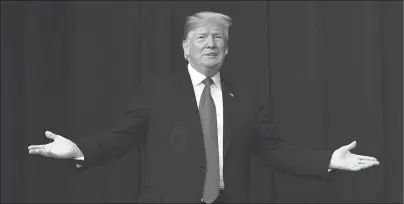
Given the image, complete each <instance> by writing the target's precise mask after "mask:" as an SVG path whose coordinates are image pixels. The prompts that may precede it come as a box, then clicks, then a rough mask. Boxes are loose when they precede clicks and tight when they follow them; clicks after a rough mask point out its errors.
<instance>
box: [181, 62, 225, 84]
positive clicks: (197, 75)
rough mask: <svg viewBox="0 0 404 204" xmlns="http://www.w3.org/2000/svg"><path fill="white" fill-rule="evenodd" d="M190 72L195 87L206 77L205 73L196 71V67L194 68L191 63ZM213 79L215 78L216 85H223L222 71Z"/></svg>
mask: <svg viewBox="0 0 404 204" xmlns="http://www.w3.org/2000/svg"><path fill="white" fill-rule="evenodd" d="M188 72H189V76H190V77H191V81H192V85H193V86H194V87H195V86H198V85H199V84H201V83H202V81H203V80H204V79H205V78H206V76H205V75H203V74H201V73H199V72H198V71H196V69H194V68H193V67H192V65H191V64H190V63H188ZM212 80H213V82H215V86H216V87H218V88H220V87H221V83H220V82H221V81H220V72H218V73H216V74H215V75H213V77H212Z"/></svg>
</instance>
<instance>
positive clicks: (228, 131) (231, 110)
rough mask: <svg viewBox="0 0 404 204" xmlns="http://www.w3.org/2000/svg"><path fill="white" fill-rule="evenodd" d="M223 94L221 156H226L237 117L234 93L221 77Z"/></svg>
mask: <svg viewBox="0 0 404 204" xmlns="http://www.w3.org/2000/svg"><path fill="white" fill-rule="evenodd" d="M222 95H223V146H224V147H223V157H224V158H226V156H227V154H228V152H229V149H230V144H231V141H232V138H233V135H234V134H233V126H234V124H233V123H234V122H235V120H236V119H237V117H236V116H235V113H236V110H237V109H236V95H235V93H234V92H233V90H232V87H231V85H230V83H229V82H228V81H225V80H224V78H222Z"/></svg>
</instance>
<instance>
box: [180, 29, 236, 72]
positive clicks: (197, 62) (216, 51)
mask: <svg viewBox="0 0 404 204" xmlns="http://www.w3.org/2000/svg"><path fill="white" fill-rule="evenodd" d="M183 48H184V52H185V53H186V54H187V55H188V56H189V61H190V63H191V64H192V65H193V67H194V68H195V69H197V70H198V71H200V70H206V71H208V72H217V71H219V69H220V67H221V65H222V63H223V61H224V58H225V56H226V55H227V52H228V50H227V41H226V39H225V35H224V30H223V28H222V27H221V26H219V25H218V24H217V23H213V22H206V23H204V24H203V25H202V26H200V27H198V28H195V29H194V30H192V31H191V32H190V33H189V35H188V39H187V40H186V42H185V43H184V44H183ZM209 69H210V71H209Z"/></svg>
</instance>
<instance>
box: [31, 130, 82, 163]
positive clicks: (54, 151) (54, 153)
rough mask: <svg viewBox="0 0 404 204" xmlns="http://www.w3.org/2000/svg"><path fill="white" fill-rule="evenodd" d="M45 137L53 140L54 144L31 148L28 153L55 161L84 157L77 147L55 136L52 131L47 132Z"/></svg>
mask: <svg viewBox="0 0 404 204" xmlns="http://www.w3.org/2000/svg"><path fill="white" fill-rule="evenodd" d="M45 135H46V137H47V138H49V139H52V140H53V142H51V143H48V144H42V145H31V146H29V147H28V151H29V153H30V154H37V155H42V156H45V157H51V158H55V159H73V158H77V157H81V156H83V154H82V152H81V151H80V149H79V148H78V147H77V145H76V144H75V143H74V142H72V141H70V140H69V139H66V138H64V137H63V136H60V135H56V134H53V133H52V132H50V131H46V132H45Z"/></svg>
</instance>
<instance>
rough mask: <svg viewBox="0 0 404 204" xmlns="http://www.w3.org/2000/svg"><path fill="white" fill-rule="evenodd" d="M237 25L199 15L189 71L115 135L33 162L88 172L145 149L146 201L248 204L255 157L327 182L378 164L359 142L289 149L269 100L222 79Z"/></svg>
mask: <svg viewBox="0 0 404 204" xmlns="http://www.w3.org/2000/svg"><path fill="white" fill-rule="evenodd" d="M230 25H231V19H230V17H228V16H226V15H223V14H219V13H214V12H200V13H196V14H194V15H193V16H190V17H188V19H187V21H186V24H185V29H184V40H183V43H182V46H183V49H184V57H185V59H186V60H188V62H189V64H188V67H187V68H186V69H184V70H181V71H178V72H174V73H167V74H162V75H159V76H154V77H153V78H152V79H149V80H148V81H147V83H146V84H145V86H143V87H142V88H140V89H139V91H138V92H137V93H136V94H135V96H134V100H133V102H132V103H131V107H130V108H129V109H128V111H126V112H125V113H124V114H123V116H122V117H121V119H120V121H118V122H117V123H116V125H115V126H114V128H113V129H112V130H111V131H109V132H105V133H102V134H97V135H96V136H95V137H85V138H83V139H81V140H79V141H76V142H72V141H70V140H69V139H67V138H65V137H62V136H60V135H56V134H53V133H51V132H49V131H47V132H46V133H45V135H46V136H47V137H48V138H50V139H53V140H54V141H53V142H51V143H49V144H44V145H32V146H29V147H28V149H29V153H30V154H40V155H43V156H47V157H53V158H59V159H76V160H77V163H79V162H80V165H78V167H79V168H80V169H81V170H85V169H87V168H90V167H92V166H95V165H101V164H104V163H106V162H108V161H111V160H112V159H115V158H118V157H120V156H122V155H123V154H124V153H126V152H127V151H128V150H129V149H130V148H131V147H133V146H134V145H135V144H137V143H139V142H140V141H144V144H145V160H144V163H143V165H145V166H143V167H144V168H145V169H146V171H144V172H143V175H142V183H141V189H140V194H139V198H138V201H139V202H156V203H158V202H193V203H195V202H205V203H212V202H248V201H249V193H248V192H249V178H250V171H249V167H250V165H249V164H250V158H251V156H252V154H256V155H258V156H259V157H260V158H262V159H263V160H264V161H266V162H267V163H268V164H269V165H271V166H272V167H274V168H275V169H277V170H280V171H285V172H289V173H292V174H298V175H306V176H314V177H319V178H323V179H328V178H329V172H330V171H331V169H341V170H350V171H358V170H361V169H365V168H368V167H371V166H373V165H378V164H379V162H378V161H377V159H375V158H373V157H368V156H361V155H356V154H352V153H351V152H350V150H351V149H352V148H354V147H355V145H356V143H355V142H353V143H351V144H349V145H346V146H343V147H341V148H339V149H337V150H335V151H328V150H312V149H305V148H301V147H298V146H293V145H290V144H286V143H285V142H283V141H282V139H281V138H280V136H279V135H278V132H277V130H276V126H275V124H274V122H273V121H272V119H271V116H270V115H269V110H268V105H267V104H265V102H264V101H265V100H264V99H262V98H260V96H259V95H255V94H254V93H253V92H250V91H248V90H247V89H246V88H245V87H244V86H243V84H232V83H231V82H230V81H228V80H227V79H226V78H225V77H224V76H222V75H221V73H220V69H221V67H222V66H221V65H222V63H223V61H224V59H225V56H226V55H227V53H228V47H227V45H228V40H229V35H228V29H229V27H230Z"/></svg>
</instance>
